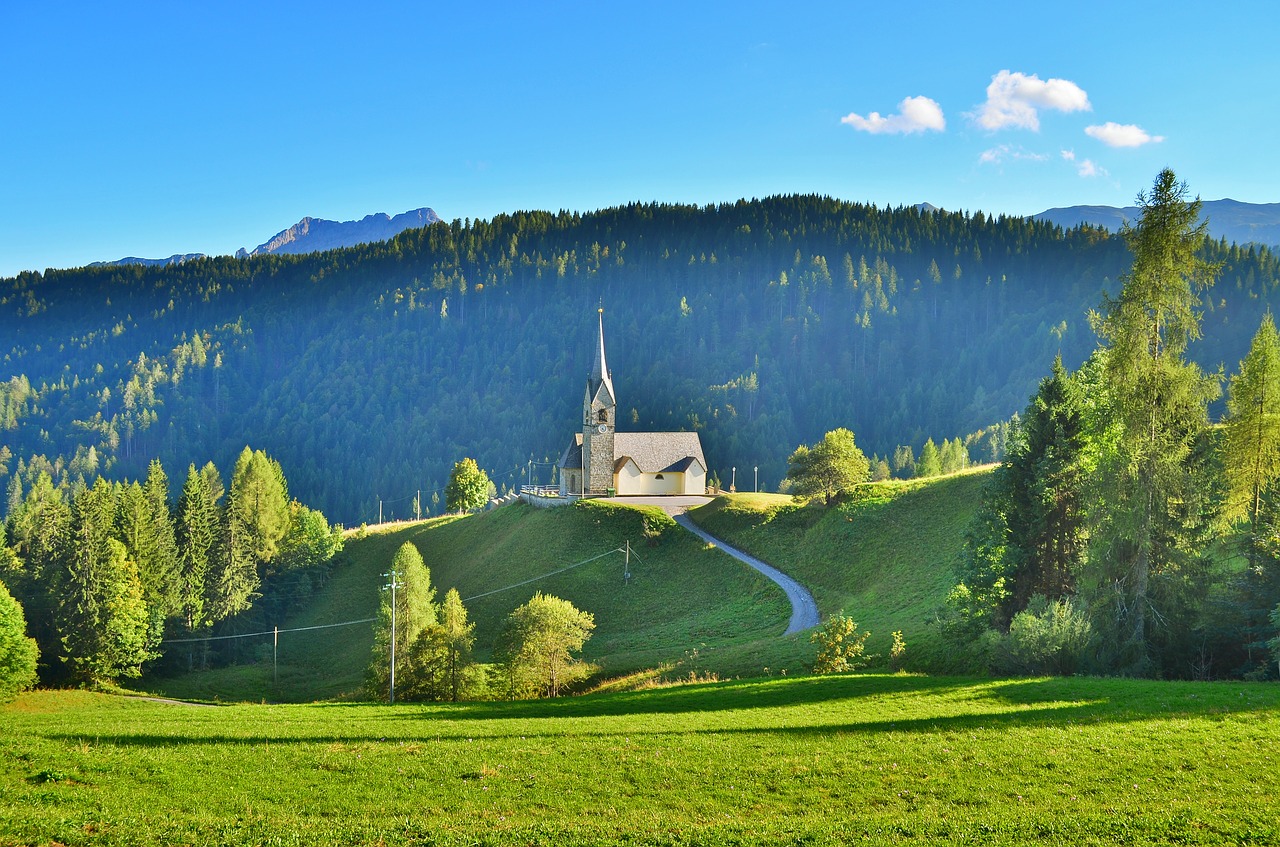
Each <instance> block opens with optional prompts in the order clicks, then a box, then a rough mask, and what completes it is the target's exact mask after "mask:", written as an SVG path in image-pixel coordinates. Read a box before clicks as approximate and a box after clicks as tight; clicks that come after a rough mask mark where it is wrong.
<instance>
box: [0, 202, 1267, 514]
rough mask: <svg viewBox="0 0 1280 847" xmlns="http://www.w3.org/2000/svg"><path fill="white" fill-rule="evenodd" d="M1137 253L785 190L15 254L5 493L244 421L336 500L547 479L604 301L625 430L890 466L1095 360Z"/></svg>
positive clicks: (1212, 352) (1216, 352)
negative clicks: (356, 232)
mask: <svg viewBox="0 0 1280 847" xmlns="http://www.w3.org/2000/svg"><path fill="white" fill-rule="evenodd" d="M1201 251H1202V255H1203V256H1204V258H1205V259H1206V260H1207V261H1210V262H1213V263H1218V264H1221V268H1222V270H1221V274H1220V282H1219V284H1218V286H1217V287H1216V288H1215V289H1214V295H1213V297H1212V298H1207V299H1206V300H1205V301H1204V305H1203V309H1204V329H1205V338H1204V340H1203V342H1202V343H1201V344H1200V345H1198V346H1197V349H1196V355H1197V357H1198V359H1199V361H1201V363H1202V364H1204V365H1205V367H1206V368H1207V369H1209V370H1213V369H1215V368H1216V367H1217V365H1218V364H1219V363H1221V362H1224V361H1235V360H1237V359H1238V358H1239V357H1240V356H1241V355H1243V352H1244V348H1245V346H1246V345H1247V343H1248V331H1249V330H1247V329H1246V327H1256V326H1257V322H1258V320H1259V319H1260V318H1261V315H1262V313H1263V312H1264V311H1265V309H1266V308H1267V306H1268V304H1269V303H1270V301H1271V299H1272V298H1273V297H1274V292H1275V285H1276V280H1277V278H1278V277H1280V265H1278V264H1277V260H1276V258H1275V257H1274V256H1272V255H1271V254H1270V253H1268V252H1265V251H1261V252H1259V251H1258V250H1256V249H1254V248H1248V249H1241V248H1238V247H1234V246H1229V245H1226V244H1223V243H1220V242H1218V243H1207V244H1205V245H1203V246H1202V248H1201ZM1129 261H1130V255H1129V252H1128V250H1127V248H1126V246H1125V244H1124V242H1123V240H1122V239H1119V238H1117V237H1114V236H1112V235H1110V234H1108V233H1106V232H1104V231H1101V230H1097V229H1092V228H1088V227H1082V228H1079V229H1075V230H1071V231H1066V232H1064V231H1062V230H1061V229H1060V228H1057V227H1055V226H1053V225H1049V224H1045V223H1039V222H1034V221H1028V220H1025V219H1021V218H1010V217H992V216H988V215H984V214H982V213H973V214H969V213H964V212H932V211H928V212H926V211H921V210H918V209H914V208H892V209H890V208H877V207H875V206H868V205H862V204H855V203H845V202H841V201H837V200H833V199H830V198H825V197H814V196H802V197H774V198H768V199H765V200H753V201H741V202H737V203H728V204H722V205H714V206H706V207H694V206H678V205H662V204H632V205H628V206H623V207H619V208H614V209H607V210H603V211H600V212H595V213H591V214H577V213H568V212H562V213H559V214H551V213H546V212H520V213H516V214H511V215H500V216H498V217H496V218H494V219H492V220H488V221H455V222H453V223H451V224H445V223H439V224H435V225H433V226H430V227H427V228H425V229H421V230H411V231H407V232H405V233H402V234H401V235H399V236H397V237H396V238H395V239H393V240H391V241H389V242H385V243H381V244H372V245H362V246H360V247H355V248H350V249H345V250H335V251H330V252H327V253H321V254H310V255H302V256H263V257H254V258H251V259H244V260H239V259H232V258H226V257H224V258H212V259H201V260H197V261H192V262H187V263H184V264H182V265H175V266H170V267H160V268H147V267H142V266H123V267H103V268H92V269H90V268H85V269H76V270H55V271H48V272H46V273H44V274H36V273H27V274H22V275H19V276H18V277H16V278H14V279H8V280H3V281H0V327H3V329H4V333H5V334H4V338H5V339H6V340H7V344H8V347H7V349H5V350H0V355H3V356H4V362H5V365H7V366H8V368H9V371H10V375H11V378H10V379H9V380H8V381H7V382H4V383H0V476H3V475H6V474H7V475H8V476H9V479H8V480H5V484H6V485H7V486H12V488H11V489H10V491H9V494H10V496H8V497H7V498H5V499H6V501H7V503H8V504H10V505H11V504H12V503H14V502H16V501H17V500H18V499H20V496H16V495H15V492H17V493H19V494H20V493H21V492H25V491H27V490H29V489H30V488H31V487H32V486H33V485H34V484H35V481H36V479H37V478H38V477H39V476H40V474H42V473H45V474H48V475H49V476H50V478H51V480H53V482H54V483H55V484H61V483H66V484H68V485H72V484H78V482H79V481H84V482H85V483H86V484H87V483H88V482H89V481H90V480H92V479H93V478H95V477H96V476H103V477H106V478H108V479H124V478H128V477H132V478H139V477H142V476H144V475H145V474H146V471H147V467H148V465H149V463H150V461H151V460H152V459H155V458H159V459H160V460H161V461H162V462H163V463H164V464H165V465H166V466H168V467H185V466H186V465H187V464H189V463H191V462H196V461H201V462H202V461H203V460H204V459H206V458H208V457H213V459H214V460H215V461H217V462H219V463H222V464H223V465H224V466H225V465H226V464H228V463H230V462H231V461H233V460H234V457H235V455H236V454H237V452H238V451H239V449H240V446H242V445H243V444H244V443H246V442H249V443H253V444H258V445H262V446H263V447H264V448H265V449H267V450H268V451H269V452H271V454H272V455H274V456H277V457H279V458H280V460H281V461H283V462H285V464H286V465H287V466H288V467H289V468H290V477H291V483H292V485H293V488H294V489H295V491H297V492H298V494H299V495H300V496H301V497H302V498H303V499H304V500H305V501H306V502H308V503H313V504H316V505H317V506H318V507H319V508H321V509H323V510H324V511H325V512H326V513H327V514H329V515H332V516H336V517H338V518H340V519H341V520H342V521H344V522H345V523H348V524H358V523H361V522H365V521H373V520H375V519H376V518H377V515H378V506H379V503H380V501H381V502H382V503H383V504H384V506H385V509H384V516H385V517H387V518H391V517H397V518H399V517H407V516H408V515H409V514H411V512H412V510H411V505H412V501H413V498H414V496H415V495H416V494H417V493H418V492H419V491H421V492H422V493H421V502H422V503H423V504H424V505H425V504H426V503H432V502H439V501H441V500H442V499H443V489H444V487H445V484H446V480H447V478H448V474H449V470H450V468H451V467H452V465H453V463H454V462H455V461H456V460H457V459H458V458H459V457H460V456H464V455H469V456H473V457H475V458H476V459H477V461H478V463H479V465H480V466H481V467H482V468H484V469H486V470H487V471H488V472H489V475H490V476H491V478H492V479H493V481H494V483H495V485H497V486H498V487H499V489H500V490H501V489H503V488H508V487H512V486H515V485H517V484H519V483H520V482H522V481H525V479H526V477H525V474H526V472H527V470H528V469H529V468H531V467H532V468H533V469H534V472H535V473H534V481H538V482H543V483H549V482H551V479H550V463H551V462H553V461H554V460H555V458H557V457H558V456H559V454H560V452H561V451H562V449H563V447H564V444H565V440H566V439H567V438H569V437H570V434H571V432H572V431H573V429H574V428H575V426H576V423H577V420H578V411H579V409H578V404H579V399H580V394H581V390H582V382H583V380H584V379H585V376H586V374H587V372H588V370H589V355H590V351H591V349H592V346H593V344H592V337H591V333H592V327H593V326H594V323H593V321H592V320H591V319H590V318H591V316H592V315H593V314H594V310H595V309H596V307H597V306H599V305H603V306H604V308H605V310H606V311H605V322H606V333H607V335H608V345H609V355H610V361H611V363H612V365H613V368H614V381H615V384H616V385H617V386H618V391H619V395H620V396H619V400H620V414H621V415H622V419H621V421H620V426H621V427H624V428H630V429H635V430H642V429H657V430H667V429H697V430H699V431H700V432H701V433H702V436H703V443H704V446H705V449H706V453H707V456H708V459H709V462H710V464H711V466H712V467H711V468H710V469H709V470H710V471H711V472H712V473H714V474H715V475H716V476H717V477H718V478H719V479H721V480H723V479H727V478H729V477H730V469H731V467H733V466H737V467H738V468H740V469H741V468H743V467H749V466H750V467H754V466H758V467H759V468H760V481H761V484H762V487H764V488H766V489H774V488H776V487H777V485H778V483H779V481H780V480H781V479H782V477H783V476H784V474H785V463H786V457H787V455H788V453H789V452H790V449H791V447H792V446H793V445H794V444H796V443H798V442H802V441H812V440H814V439H816V438H818V437H820V436H821V434H822V433H823V432H826V431H828V430H830V429H832V428H834V427H836V426H842V425H844V426H850V427H852V428H853V429H854V430H855V431H856V432H858V434H859V439H860V441H861V443H862V444H863V445H864V446H865V448H866V449H867V450H868V452H870V453H872V454H875V455H876V457H877V463H878V462H879V460H880V458H881V457H883V460H884V462H885V463H886V464H890V465H892V462H893V460H892V458H891V457H892V456H893V455H894V453H895V448H896V447H898V446H899V445H907V446H909V447H910V449H911V450H912V452H913V454H919V453H920V451H921V450H922V448H923V447H924V443H925V440H926V438H927V437H932V438H934V439H935V440H936V442H935V443H938V444H940V443H941V442H942V441H945V440H954V439H955V438H957V437H964V436H966V434H971V433H976V432H978V431H979V430H982V429H984V428H989V427H990V425H991V424H993V423H994V422H997V421H1003V420H1007V419H1008V418H1009V416H1010V414H1011V413H1012V412H1013V411H1014V410H1015V409H1017V408H1019V407H1020V406H1021V405H1022V403H1023V401H1024V400H1025V398H1026V396H1027V395H1028V394H1029V393H1030V392H1031V391H1032V390H1033V389H1034V387H1035V384H1036V381H1037V380H1038V378H1039V377H1040V375H1041V374H1042V373H1043V370H1044V367H1045V366H1046V365H1047V363H1048V362H1049V361H1051V360H1052V358H1053V357H1054V355H1055V354H1057V353H1061V355H1062V357H1063V360H1064V362H1065V363H1066V364H1067V365H1068V366H1070V367H1074V366H1077V365H1078V364H1080V363H1082V362H1083V361H1084V360H1085V359H1086V358H1087V356H1088V355H1089V353H1090V352H1091V350H1092V348H1093V347H1094V345H1095V340H1094V337H1093V335H1092V333H1091V332H1090V331H1089V329H1088V326H1087V324H1086V319H1085V315H1086V312H1087V310H1088V309H1090V308H1092V307H1093V306H1095V305H1096V304H1097V302H1098V297H1099V294H1100V292H1102V291H1111V292H1112V293H1114V291H1115V288H1116V281H1117V280H1118V279H1119V277H1120V275H1121V274H1123V273H1124V271H1125V269H1126V268H1127V266H1128V264H1129ZM986 431H987V432H992V430H991V429H986ZM965 446H967V447H968V448H969V450H970V453H971V455H972V456H973V458H974V459H975V460H979V461H985V460H988V459H994V458H999V455H1000V454H999V450H998V444H997V443H996V442H992V443H989V444H983V445H981V446H978V445H975V444H973V443H970V444H966V445H965ZM539 463H543V464H539ZM891 472H892V467H891ZM898 473H899V474H901V473H902V472H901V471H899V472H898ZM14 480H17V482H16V483H15V482H14ZM435 495H439V496H438V497H436V496H435Z"/></svg>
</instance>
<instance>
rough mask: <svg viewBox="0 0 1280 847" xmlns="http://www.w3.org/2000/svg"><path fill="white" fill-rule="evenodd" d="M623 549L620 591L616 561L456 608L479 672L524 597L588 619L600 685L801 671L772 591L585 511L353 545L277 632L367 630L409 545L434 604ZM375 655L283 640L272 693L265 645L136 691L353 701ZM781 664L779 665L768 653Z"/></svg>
mask: <svg viewBox="0 0 1280 847" xmlns="http://www.w3.org/2000/svg"><path fill="white" fill-rule="evenodd" d="M646 515H649V516H650V518H651V520H661V521H663V522H664V523H665V524H667V528H666V529H665V530H664V531H663V533H662V535H661V536H660V537H659V539H658V541H657V544H656V546H647V545H646V542H645V537H644V534H643V521H644V518H645V516H646ZM628 540H629V541H630V542H631V545H632V547H633V549H634V550H635V556H634V557H633V559H632V562H631V574H632V576H631V580H630V583H629V584H624V581H623V570H624V568H623V556H622V555H621V554H611V555H608V556H606V557H604V558H602V559H599V560H597V561H595V562H592V563H589V564H586V565H583V566H582V567H579V568H575V569H573V570H570V571H567V572H565V573H562V574H558V575H555V576H551V577H549V578H546V579H541V580H537V581H535V582H531V583H530V584H528V585H524V586H520V587H518V588H514V589H511V590H509V591H502V592H500V593H497V594H491V595H489V596H486V597H479V598H478V599H474V600H470V601H468V602H467V604H466V605H467V609H468V611H469V613H470V615H471V618H472V620H474V621H475V623H476V647H477V655H478V657H479V658H480V659H485V658H487V657H488V654H489V651H490V648H491V646H492V644H493V640H494V638H495V637H496V635H497V634H498V632H499V630H500V628H501V626H502V623H503V621H504V620H505V618H506V616H507V614H508V613H509V612H510V611H511V610H512V609H514V608H515V607H517V606H519V605H521V604H523V603H525V602H526V601H527V600H528V599H529V598H530V597H531V596H532V595H533V593H534V592H535V591H543V592H546V593H550V594H554V595H556V596H559V597H563V598H565V599H567V600H570V601H571V602H573V603H574V604H575V605H576V606H578V607H579V608H580V609H583V610H585V611H589V612H591V613H593V614H594V615H595V620H596V631H595V634H594V636H593V637H592V639H591V640H590V641H589V642H588V643H587V647H586V650H585V656H586V658H588V659H589V660H591V661H593V662H596V663H598V664H600V665H601V667H602V668H603V674H605V675H616V674H623V673H627V672H630V671H634V670H638V669H641V668H651V667H657V666H659V665H674V664H675V663H677V662H678V663H680V665H679V667H678V668H677V669H676V670H675V671H673V672H674V673H680V674H686V673H689V672H708V671H712V672H716V673H720V674H724V675H728V674H751V675H759V674H761V673H762V672H763V669H764V668H765V667H766V666H769V667H771V668H781V667H784V666H785V665H783V664H778V662H777V661H776V660H775V658H774V657H775V656H779V655H783V656H785V655H786V653H787V651H791V654H793V655H794V657H795V658H794V659H793V660H791V661H790V667H791V668H792V669H793V670H798V669H799V668H800V667H801V660H800V656H801V655H802V653H803V652H804V651H805V650H807V649H808V648H807V645H806V644H803V643H802V642H801V641H800V640H799V639H796V638H789V639H782V638H779V637H778V636H780V634H781V633H782V632H783V630H785V629H786V625H787V620H788V618H789V616H790V607H789V605H788V604H787V601H786V598H785V596H784V595H783V594H782V591H781V590H780V589H778V588H777V587H776V586H774V585H773V583H771V582H769V581H768V580H767V579H765V578H764V577H762V576H760V575H759V574H757V573H756V572H755V571H753V570H751V569H750V568H748V567H746V566H745V565H742V564H741V563H739V562H737V561H736V560H734V559H732V558H730V557H728V556H726V555H725V554H724V553H721V552H720V551H717V550H715V549H713V548H708V547H707V546H706V545H705V544H703V543H702V542H701V541H699V540H698V539H696V538H695V537H694V536H693V535H691V534H690V533H688V532H685V531H684V530H682V529H680V528H679V527H677V526H675V524H674V523H673V522H671V521H670V519H669V518H665V516H663V515H662V513H661V512H660V510H657V509H651V508H649V509H646V508H636V507H630V506H617V505H610V504H603V503H582V504H579V505H576V506H572V507H563V508H558V509H535V508H531V507H528V506H524V505H511V506H506V507H504V508H501V509H497V510H494V511H492V512H486V513H484V514H478V515H472V516H468V517H465V518H437V519H434V520H431V521H425V522H422V523H417V524H410V525H407V526H401V527H399V528H396V529H394V530H392V531H388V532H381V533H378V532H371V533H369V534H368V535H366V536H365V537H363V538H350V539H348V541H347V546H346V549H345V550H344V551H343V554H342V562H341V563H340V564H339V565H338V566H337V567H336V568H335V570H334V574H333V576H332V578H331V580H330V581H329V583H328V584H327V585H326V586H325V588H324V590H323V591H322V592H321V593H320V595H319V596H318V597H317V600H316V602H315V603H314V604H313V605H311V606H309V607H308V608H307V609H306V610H305V611H304V612H303V613H301V614H299V615H297V616H295V617H294V618H292V619H291V620H289V621H288V624H287V626H288V627H303V626H314V625H319V624H326V623H331V622H337V621H346V620H356V619H361V618H369V617H372V616H373V614H374V611H375V610H376V607H377V600H378V587H379V586H380V585H381V584H382V583H383V582H384V581H385V580H384V578H383V576H382V574H383V573H385V572H386V570H387V568H388V567H389V565H390V562H391V559H392V556H393V555H394V554H395V551H396V549H397V548H398V547H399V546H400V545H401V544H403V543H404V542H406V541H411V542H413V543H414V544H415V545H416V546H417V547H418V549H419V551H420V552H421V553H422V555H423V559H424V560H425V561H426V564H427V566H428V567H429V568H430V569H431V578H432V583H433V584H434V585H435V586H436V587H437V589H438V592H439V594H438V597H439V598H443V595H444V592H446V591H447V590H448V589H449V588H457V589H458V591H459V592H460V593H461V594H462V596H463V597H464V598H469V597H474V596H477V595H481V594H484V593H486V592H489V591H492V590H493V589H496V588H501V587H503V586H508V585H512V584H515V583H519V582H523V581H525V580H530V579H533V578H535V577H538V576H540V575H543V574H547V573H549V572H551V571H555V570H558V569H560V568H564V567H565V566H567V565H572V564H575V563H577V562H581V561H583V560H584V559H588V558H591V557H593V556H596V555H598V554H601V553H605V552H606V551H609V550H612V549H615V548H618V547H621V546H623V544H624V542H626V541H628ZM372 646H373V635H372V624H363V625H359V626H352V627H346V628H342V629H333V630H321V631H311V632H302V633H287V634H285V635H282V636H281V637H280V653H279V656H280V659H279V661H280V671H279V672H280V684H279V685H274V684H273V682H272V667H271V654H270V649H269V648H270V645H269V640H264V649H263V651H262V652H261V653H260V656H261V659H262V660H261V661H260V662H259V663H258V664H255V665H248V666H240V667H234V668H226V669H221V670H216V671H208V672H203V673H195V674H188V675H186V676H183V677H179V678H174V679H148V680H144V682H143V685H142V687H143V688H146V689H147V690H150V691H154V692H158V693H164V694H167V695H170V696H179V697H187V698H198V699H206V700H209V699H221V700H250V701H259V700H267V701H275V702H279V701H287V702H306V701H312V700H321V699H351V698H353V697H359V696H361V695H360V685H361V682H362V680H363V674H364V668H365V665H366V664H367V663H368V661H369V655H370V651H371V649H372ZM779 651H781V652H779Z"/></svg>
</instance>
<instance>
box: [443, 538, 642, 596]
mask: <svg viewBox="0 0 1280 847" xmlns="http://www.w3.org/2000/svg"><path fill="white" fill-rule="evenodd" d="M611 553H626V551H625V550H623V549H622V548H621V547H615V548H614V549H612V550H606V551H605V552H603V553H601V554H600V555H599V556H592V557H591V558H590V559H583V560H582V561H581V562H575V563H574V564H572V565H568V566H567V567H563V568H560V570H558V571H551V572H550V573H544V574H542V575H541V576H535V577H533V578H532V579H526V580H525V581H524V582H517V583H514V584H512V585H504V586H503V587H502V588H495V589H493V590H492V591H486V592H484V593H483V594H473V595H472V596H470V597H463V598H462V602H464V603H469V602H471V601H472V600H479V599H480V598H481V597H488V596H489V595H490V594H498V593H499V592H502V591H509V590H511V589H512V588H519V587H520V586H522V585H528V584H529V583H531V582H537V581H538V580H540V579H546V578H547V577H549V576H555V575H556V574H561V573H564V572H565V571H571V570H573V569H574V568H580V567H582V566H583V565H586V564H590V563H591V562H594V561H595V560H596V559H603V558H604V557H605V556H608V555H610V554H611Z"/></svg>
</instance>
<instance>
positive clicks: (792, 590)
mask: <svg viewBox="0 0 1280 847" xmlns="http://www.w3.org/2000/svg"><path fill="white" fill-rule="evenodd" d="M675 518H676V523H678V524H680V526H682V527H684V528H685V529H687V530H689V531H690V532H692V533H693V534H694V535H696V536H698V537H699V538H701V539H702V540H703V541H706V542H707V543H708V544H714V545H715V546H717V547H719V548H720V549H721V550H723V551H724V552H726V553H728V554H729V555H730V556H733V557H734V558H735V559H738V560H740V561H743V562H746V563H747V564H748V565H750V566H751V567H753V568H755V569H756V570H758V571H760V573H762V574H764V575H765V576H767V577H769V579H771V580H773V581H774V582H776V583H777V584H778V586H779V587H780V588H781V589H782V590H783V591H785V592H786V594H787V599H788V600H790V601H791V622H790V623H789V624H787V631H786V632H784V633H783V635H790V634H791V633H793V632H800V631H802V630H806V629H812V628H813V627H815V626H817V625H818V604H817V603H814V602H813V595H812V594H810V593H809V589H807V588H805V587H804V586H803V585H801V584H800V583H798V582H796V581H795V580H794V579H792V578H791V577H789V576H787V575H786V574H784V573H783V572H782V571H780V570H778V569H777V568H775V567H773V566H772V565H768V564H765V563H764V562H762V561H760V560H759V559H757V558H756V557H755V556H751V555H748V554H746V553H743V552H742V551H741V550H739V549H737V548H736V547H730V546H729V545H728V544H725V543H724V542H723V541H721V540H720V539H718V538H715V537H713V536H711V535H708V534H707V533H706V532H704V531H703V530H702V528H701V527H699V526H698V525H697V524H695V523H694V522H693V521H692V520H690V519H689V516H688V515H676V516H675Z"/></svg>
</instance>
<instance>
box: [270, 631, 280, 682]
mask: <svg viewBox="0 0 1280 847" xmlns="http://www.w3.org/2000/svg"><path fill="white" fill-rule="evenodd" d="M272 629H273V631H272V633H271V679H272V682H273V683H274V684H275V685H276V686H277V687H279V685H280V663H279V655H280V627H278V626H277V627H273V628H272Z"/></svg>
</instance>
